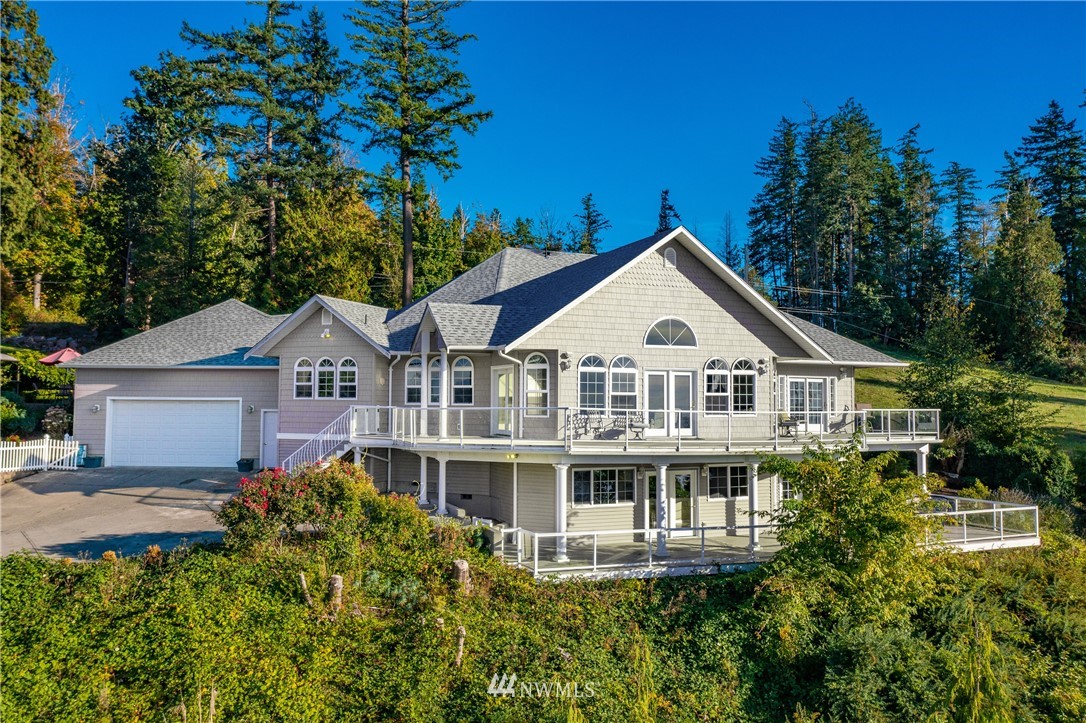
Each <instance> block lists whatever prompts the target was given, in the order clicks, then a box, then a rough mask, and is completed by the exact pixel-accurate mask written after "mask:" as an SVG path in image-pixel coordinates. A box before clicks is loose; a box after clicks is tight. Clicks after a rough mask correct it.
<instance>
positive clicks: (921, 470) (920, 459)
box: [916, 444, 931, 477]
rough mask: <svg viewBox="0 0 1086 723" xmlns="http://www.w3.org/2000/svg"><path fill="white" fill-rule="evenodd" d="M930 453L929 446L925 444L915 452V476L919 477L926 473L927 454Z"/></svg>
mask: <svg viewBox="0 0 1086 723" xmlns="http://www.w3.org/2000/svg"><path fill="white" fill-rule="evenodd" d="M930 451H931V445H930V444H925V445H923V446H922V447H919V448H918V449H917V450H916V474H917V475H918V476H920V477H923V476H924V475H926V474H927V473H928V452H930Z"/></svg>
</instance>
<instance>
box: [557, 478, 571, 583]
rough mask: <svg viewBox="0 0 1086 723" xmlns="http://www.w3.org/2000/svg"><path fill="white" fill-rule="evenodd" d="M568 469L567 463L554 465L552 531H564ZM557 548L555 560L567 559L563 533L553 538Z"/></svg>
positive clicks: (563, 560)
mask: <svg viewBox="0 0 1086 723" xmlns="http://www.w3.org/2000/svg"><path fill="white" fill-rule="evenodd" d="M567 470H569V465H568V464H556V465H554V531H555V532H565V531H566V508H567V506H568V505H567V504H566V471H567ZM555 542H556V545H557V549H556V551H555V555H554V560H555V562H565V561H567V560H568V559H569V557H567V556H566V537H565V535H559V536H558V537H556V538H555Z"/></svg>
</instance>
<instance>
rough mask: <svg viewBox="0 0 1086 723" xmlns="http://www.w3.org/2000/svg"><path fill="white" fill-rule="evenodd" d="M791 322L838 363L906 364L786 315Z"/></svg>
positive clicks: (796, 317)
mask: <svg viewBox="0 0 1086 723" xmlns="http://www.w3.org/2000/svg"><path fill="white" fill-rule="evenodd" d="M785 316H787V317H788V319H789V321H791V322H792V323H793V324H795V325H796V326H797V327H798V328H799V330H800V331H802V332H803V333H804V334H806V335H807V336H809V337H811V339H812V340H813V341H814V343H815V344H818V345H819V346H820V347H822V348H823V349H824V350H825V351H826V353H827V354H829V355H830V356H831V357H833V361H834V362H837V363H849V364H904V362H901V361H898V360H897V359H894V358H893V357H892V356H888V355H886V354H883V353H882V352H881V351H877V350H875V349H872V348H871V347H869V346H864V345H863V344H861V343H860V342H858V341H853V340H852V339H848V338H846V337H843V336H841V335H840V334H837V333H834V332H832V331H830V330H829V329H823V328H822V327H821V326H818V325H817V324H812V323H811V322H809V321H805V320H803V319H800V318H799V317H798V316H793V315H792V314H788V313H786V314H785Z"/></svg>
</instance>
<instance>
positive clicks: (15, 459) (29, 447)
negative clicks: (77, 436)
mask: <svg viewBox="0 0 1086 723" xmlns="http://www.w3.org/2000/svg"><path fill="white" fill-rule="evenodd" d="M78 457H79V442H77V441H76V440H74V439H50V438H49V436H48V435H46V436H45V437H42V438H41V439H32V440H28V441H25V442H0V472H32V471H35V470H45V469H64V470H74V469H75V467H76V460H77V458H78Z"/></svg>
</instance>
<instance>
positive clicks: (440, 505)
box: [437, 457, 449, 515]
mask: <svg viewBox="0 0 1086 723" xmlns="http://www.w3.org/2000/svg"><path fill="white" fill-rule="evenodd" d="M448 461H449V458H448V457H438V458H437V513H438V514H439V515H444V514H446V512H447V510H446V508H445V465H446V463H448Z"/></svg>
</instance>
